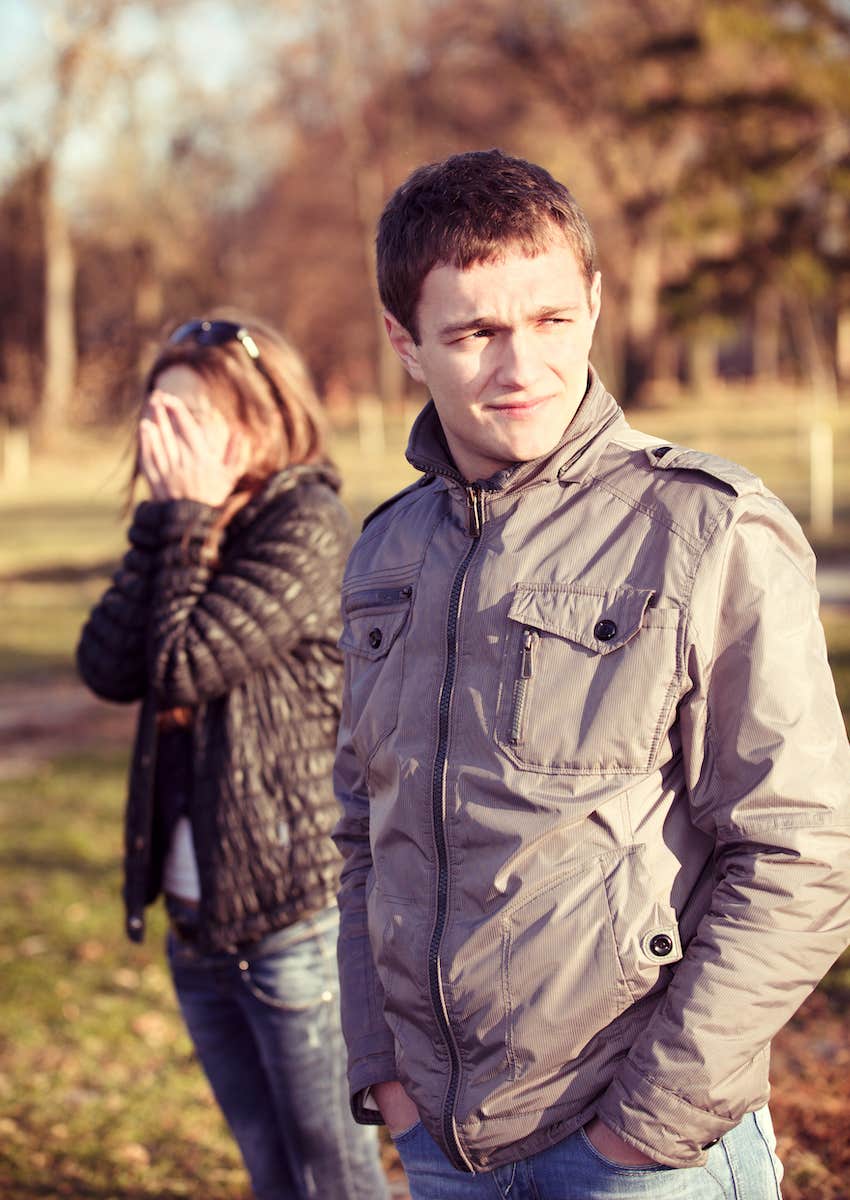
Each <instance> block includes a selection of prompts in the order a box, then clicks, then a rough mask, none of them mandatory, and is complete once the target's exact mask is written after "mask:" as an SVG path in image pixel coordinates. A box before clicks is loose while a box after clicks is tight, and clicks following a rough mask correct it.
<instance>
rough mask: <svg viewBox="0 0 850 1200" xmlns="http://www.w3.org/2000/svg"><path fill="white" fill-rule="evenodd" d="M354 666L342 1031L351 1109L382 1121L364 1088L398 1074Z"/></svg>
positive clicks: (347, 751) (343, 789) (344, 782)
mask: <svg viewBox="0 0 850 1200" xmlns="http://www.w3.org/2000/svg"><path fill="white" fill-rule="evenodd" d="M350 670H351V665H350V663H349V662H346V665H345V685H344V690H343V701H342V719H341V721H340V727H339V741H338V746H337V758H336V765H335V767H334V788H335V790H336V796H337V800H338V801H339V804H340V806H341V808H342V816H341V817H340V820H339V823H338V824H337V827H336V829H335V830H334V834H333V838H334V841H335V842H336V844H337V847H338V849H339V851H340V853H341V854H342V856H343V858H344V860H345V861H344V864H343V868H342V875H341V879H340V890H339V911H340V933H339V942H338V954H339V977H340V1002H341V1009H342V1030H343V1035H344V1037H345V1041H346V1045H347V1047H348V1078H349V1085H350V1089H351V1111H352V1113H353V1114H354V1117H355V1120H357V1121H359V1122H360V1123H361V1124H380V1123H381V1117H380V1114H379V1113H378V1112H377V1111H375V1110H372V1109H368V1108H364V1105H363V1098H364V1092H365V1089H366V1088H368V1087H370V1086H371V1085H372V1084H376V1083H382V1082H384V1081H385V1080H393V1079H397V1078H398V1074H397V1072H396V1066H395V1049H394V1047H395V1043H394V1039H393V1035H392V1032H391V1031H390V1029H389V1026H388V1025H387V1023H386V1021H385V1020H384V991H383V988H382V987H381V981H380V979H379V978H378V973H377V970H376V969H375V962H374V958H373V956H372V947H371V944H370V941H369V930H368V925H367V916H366V890H367V884H368V880H369V878H370V875H371V872H372V849H371V844H370V840H369V796H368V793H367V790H366V783H365V779H364V777H363V771H362V769H361V766H360V763H359V760H358V758H357V755H356V753H355V750H354V747H353V745H352V741H351V721H352V713H351V693H350V687H349V676H350Z"/></svg>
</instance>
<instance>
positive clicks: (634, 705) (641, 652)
mask: <svg viewBox="0 0 850 1200" xmlns="http://www.w3.org/2000/svg"><path fill="white" fill-rule="evenodd" d="M653 599H654V593H653V592H652V591H651V590H644V589H640V588H633V587H630V586H628V585H622V586H621V587H618V588H614V589H611V590H610V591H607V592H591V591H588V590H586V589H581V588H576V587H573V586H571V585H558V584H534V583H518V584H517V585H516V588H515V591H514V596H513V600H512V602H511V606H510V610H509V612H508V631H507V635H506V648H505V656H504V666H503V673H502V679H501V684H500V688H499V699H498V718H497V734H496V737H497V741H498V743H499V745H500V746H501V747H502V749H503V750H504V752H505V753H506V754H507V755H508V757H509V758H510V759H511V760H512V761H513V762H514V763H515V764H516V766H518V767H521V768H524V769H527V770H534V771H541V772H544V773H548V774H570V773H573V774H612V773H613V774H622V773H631V774H639V773H643V772H645V771H647V770H649V769H650V768H651V767H652V765H653V761H654V759H655V757H656V755H657V751H658V747H659V745H660V743H661V738H662V735H663V734H664V732H665V730H666V728H667V724H668V720H669V715H670V712H671V709H672V705H673V702H674V699H675V696H676V693H677V685H678V679H679V665H678V661H677V660H678V627H679V616H680V614H679V610H678V609H675V608H655V607H653V605H652V602H653Z"/></svg>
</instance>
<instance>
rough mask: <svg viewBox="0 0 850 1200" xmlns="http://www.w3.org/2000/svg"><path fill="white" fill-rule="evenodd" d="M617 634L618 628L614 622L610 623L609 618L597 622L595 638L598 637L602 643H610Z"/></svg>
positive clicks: (594, 631)
mask: <svg viewBox="0 0 850 1200" xmlns="http://www.w3.org/2000/svg"><path fill="white" fill-rule="evenodd" d="M616 632H617V626H616V625H615V624H614V622H613V621H609V620H608V618H607V617H605V618H604V619H603V620H601V621H597V622H596V625H595V627H594V630H593V633H594V636H595V637H598V638H599V640H600V642H610V641H611V638H612V637H614V636H615V634H616Z"/></svg>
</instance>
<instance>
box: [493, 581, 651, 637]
mask: <svg viewBox="0 0 850 1200" xmlns="http://www.w3.org/2000/svg"><path fill="white" fill-rule="evenodd" d="M654 595H655V593H654V592H653V591H651V590H649V589H644V588H633V587H629V585H628V584H621V586H620V587H617V588H612V589H611V590H610V591H608V592H588V591H583V590H582V589H580V588H575V587H569V586H560V585H558V584H534V583H518V584H517V585H516V588H515V591H514V598H513V601H512V603H511V608H510V612H509V613H508V616H509V617H510V618H511V620H512V621H517V622H518V623H520V624H522V625H529V626H531V627H532V628H533V629H541V630H543V631H544V632H546V633H554V634H556V635H557V636H558V637H563V638H568V639H569V640H570V641H572V642H578V643H579V645H581V646H585V647H586V648H587V649H588V650H592V651H593V652H594V653H595V654H610V653H611V651H612V650H618V649H619V648H620V647H621V646H623V645H624V644H625V643H626V642H627V641H629V639H630V638H633V637H634V635H635V634H636V633H637V632H638V630H639V629H640V627H641V625H642V623H643V618H644V613H645V612H646V610H647V607H648V606H649V603H650V601H651V600H652V598H653V596H654Z"/></svg>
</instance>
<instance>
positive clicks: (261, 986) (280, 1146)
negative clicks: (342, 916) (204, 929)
mask: <svg viewBox="0 0 850 1200" xmlns="http://www.w3.org/2000/svg"><path fill="white" fill-rule="evenodd" d="M175 916H176V917H178V920H177V921H176V922H175V923H173V925H172V929H173V930H174V929H175V926H177V925H179V927H180V928H181V929H182V930H183V935H182V936H181V934H179V933H177V932H176V931H175V932H172V933H170V934H169V937H168V959H169V964H170V966H171V973H172V976H173V979H174V985H175V988H176V991H177V997H178V1000H179V1001H180V1008H181V1010H182V1012H183V1017H184V1019H185V1021H186V1025H187V1026H188V1029H189V1034H190V1035H191V1038H192V1041H193V1042H194V1044H195V1049H196V1051H197V1053H198V1057H199V1059H200V1061H201V1064H202V1066H203V1068H204V1071H205V1072H206V1074H207V1077H208V1079H209V1081H210V1083H211V1084H212V1088H213V1091H214V1093H215V1097H216V1100H217V1101H218V1103H219V1105H220V1107H221V1110H222V1112H223V1113H224V1115H225V1117H226V1119H227V1122H228V1124H229V1125H230V1128H231V1130H232V1131H233V1135H234V1137H235V1138H236V1141H237V1142H238V1143H239V1148H240V1150H241V1151H242V1157H243V1159H244V1160H245V1165H246V1167H247V1168H248V1172H249V1174H250V1176H251V1183H252V1186H253V1189H254V1193H255V1195H256V1197H257V1200H307V1198H308V1197H316V1198H320V1200H383V1198H384V1197H386V1195H387V1190H386V1183H385V1178H384V1173H383V1170H382V1168H381V1164H380V1159H379V1154H378V1145H377V1138H376V1136H375V1129H374V1127H372V1128H367V1127H364V1126H360V1125H356V1124H355V1122H354V1120H353V1118H352V1117H351V1114H350V1110H349V1100H348V1087H347V1083H346V1074H345V1062H346V1055H345V1045H344V1043H343V1039H342V1030H341V1028H340V1018H339V984H338V980H337V966H336V940H337V929H338V924H339V916H338V912H337V909H336V908H330V909H327V910H325V911H324V912H323V913H320V914H319V915H318V916H313V917H308V918H305V919H303V920H301V921H298V922H297V923H296V924H294V925H291V926H289V927H287V928H286V929H281V930H278V931H277V932H275V933H272V934H269V935H268V936H267V937H265V938H263V939H262V941H260V942H258V943H257V944H256V945H254V946H252V947H250V948H248V949H246V950H244V952H243V953H240V954H201V953H200V952H199V951H198V949H197V948H196V947H195V946H194V945H193V943H192V940H191V910H189V911H188V912H184V913H182V914H176V913H174V912H173V911H172V917H173V918H174V917H175ZM181 917H182V918H188V922H184V920H181V919H180V918H181Z"/></svg>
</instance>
